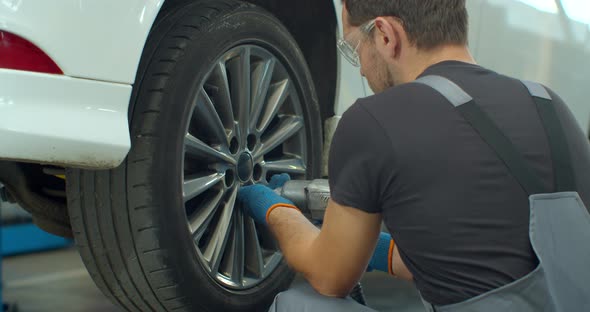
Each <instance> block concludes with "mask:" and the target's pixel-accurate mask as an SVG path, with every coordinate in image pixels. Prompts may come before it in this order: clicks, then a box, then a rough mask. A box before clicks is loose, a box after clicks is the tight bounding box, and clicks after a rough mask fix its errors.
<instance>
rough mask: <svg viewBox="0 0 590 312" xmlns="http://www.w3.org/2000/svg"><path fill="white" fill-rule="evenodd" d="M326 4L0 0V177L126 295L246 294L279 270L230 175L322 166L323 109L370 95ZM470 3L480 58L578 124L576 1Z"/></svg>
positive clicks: (336, 8) (229, 298)
mask: <svg viewBox="0 0 590 312" xmlns="http://www.w3.org/2000/svg"><path fill="white" fill-rule="evenodd" d="M341 5H342V4H341V0H299V1H279V0H252V1H251V3H246V2H241V1H237V0H194V1H193V0H166V1H164V0H101V1H94V0H77V1H73V0H52V1H47V0H0V159H2V161H0V182H2V183H3V184H4V185H6V187H7V188H8V190H9V191H10V195H11V198H12V199H13V200H15V201H17V202H18V203H20V205H21V206H23V207H25V208H26V209H27V210H29V211H31V212H32V214H33V217H34V221H35V222H36V223H37V224H38V225H39V226H41V227H42V228H44V229H45V230H47V231H50V232H52V233H56V234H59V235H63V236H74V237H75V239H76V243H77V245H78V248H79V250H80V254H81V256H82V258H83V260H84V262H85V264H86V266H87V268H88V271H89V272H90V274H91V276H92V278H93V279H94V280H95V282H96V284H97V285H98V287H99V288H100V289H101V290H102V291H103V292H104V294H105V295H106V296H108V297H109V298H110V299H111V300H112V301H113V302H114V303H116V304H117V305H119V306H121V307H122V308H124V309H126V310H128V311H260V310H261V309H262V307H264V306H265V305H267V304H268V303H269V302H270V301H271V300H272V299H273V297H274V295H275V294H276V293H277V292H278V291H280V290H282V289H284V288H285V287H287V286H288V285H289V283H290V281H291V280H292V277H293V273H292V272H290V271H289V269H288V267H287V265H286V264H285V262H284V261H283V258H282V256H281V254H280V252H279V251H278V248H277V246H276V244H275V243H274V241H273V240H272V239H271V237H270V235H269V233H268V232H267V231H265V230H264V229H263V228H260V227H258V226H257V225H255V224H254V222H253V221H252V220H251V219H250V218H248V217H245V216H244V215H243V214H242V213H241V211H240V209H236V208H235V207H234V203H235V199H236V192H237V190H238V189H239V187H240V186H241V185H243V184H245V183H250V182H260V181H262V182H264V181H266V180H267V178H268V177H269V176H270V175H272V174H273V173H277V172H288V173H290V174H291V176H292V177H294V178H312V177H318V176H320V175H322V167H323V165H322V154H323V153H324V151H323V149H324V148H323V147H322V146H323V145H324V136H323V135H322V124H323V123H324V122H326V121H327V120H330V121H333V120H334V119H332V117H334V116H336V117H335V119H337V118H338V117H337V116H338V115H341V114H342V112H343V111H344V110H346V108H347V107H349V106H350V105H351V104H352V103H353V102H354V100H355V99H356V98H359V97H363V96H366V95H368V94H369V92H370V91H369V88H368V86H367V84H366V82H365V81H364V79H363V78H362V77H361V76H360V74H359V71H358V69H357V68H354V67H352V66H351V65H349V64H348V63H347V62H346V61H344V60H343V59H342V58H340V56H339V55H338V53H337V50H336V40H337V37H338V34H339V30H340V28H341V20H340V10H341ZM468 9H469V12H470V16H471V35H470V45H471V49H472V51H473V54H474V56H475V57H476V59H477V60H478V61H479V63H480V64H482V65H484V66H486V67H489V68H491V69H494V70H497V71H499V72H502V73H505V74H508V75H512V76H515V77H517V78H523V79H529V80H535V81H539V82H542V83H545V84H546V85H548V86H549V87H551V88H552V89H554V90H555V91H556V92H557V93H558V94H560V95H561V96H562V97H563V98H564V100H565V101H566V102H567V103H568V104H569V105H570V107H571V110H572V111H573V112H574V114H575V115H576V118H577V119H578V121H579V123H580V125H581V127H582V128H583V129H584V130H585V131H587V130H588V128H589V124H590V105H588V104H587V103H586V98H587V97H588V96H587V95H586V94H587V93H588V91H587V89H585V88H586V86H587V85H589V82H590V78H589V74H590V62H588V59H590V28H589V23H590V13H589V12H590V7H589V5H588V1H587V0H562V1H558V0H536V1H534V0H469V1H468ZM334 124H335V123H334V122H328V123H327V125H328V126H327V127H326V129H327V131H326V135H325V137H326V138H327V140H328V141H329V137H330V134H331V133H332V130H333V128H334V127H333V125H334ZM326 145H327V144H326ZM66 185H67V187H66Z"/></svg>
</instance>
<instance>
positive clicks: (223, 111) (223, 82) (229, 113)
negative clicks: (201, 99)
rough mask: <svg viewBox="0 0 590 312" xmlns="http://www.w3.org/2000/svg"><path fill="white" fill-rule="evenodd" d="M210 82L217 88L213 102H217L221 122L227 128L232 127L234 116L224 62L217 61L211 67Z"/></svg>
mask: <svg viewBox="0 0 590 312" xmlns="http://www.w3.org/2000/svg"><path fill="white" fill-rule="evenodd" d="M212 76H213V79H212V82H213V83H214V84H215V87H216V88H217V97H216V101H215V104H217V105H216V106H217V111H218V112H219V115H220V116H221V119H222V121H223V124H224V125H225V126H226V128H228V129H232V128H233V126H234V121H235V116H234V111H233V107H232V99H231V93H230V87H229V81H228V79H227V69H226V68H225V63H224V62H219V63H217V65H216V66H215V68H213V73H212Z"/></svg>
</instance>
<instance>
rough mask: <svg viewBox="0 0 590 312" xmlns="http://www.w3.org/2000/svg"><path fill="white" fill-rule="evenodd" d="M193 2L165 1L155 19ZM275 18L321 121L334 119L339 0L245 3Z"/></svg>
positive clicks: (254, 1)
mask: <svg viewBox="0 0 590 312" xmlns="http://www.w3.org/2000/svg"><path fill="white" fill-rule="evenodd" d="M194 1H197V0H166V2H165V3H164V4H163V5H162V8H161V10H160V13H159V15H158V17H157V18H156V22H155V23H154V25H155V24H156V23H157V21H158V19H159V18H160V17H162V16H165V14H166V13H167V12H168V11H169V10H171V9H173V8H175V7H177V6H178V5H182V4H185V3H188V2H194ZM246 1H247V2H250V3H252V4H255V5H258V6H260V7H262V8H264V9H266V10H267V11H269V12H271V13H272V14H273V15H274V16H276V17H277V18H278V19H279V20H280V21H281V22H282V23H283V25H285V27H287V29H288V30H289V32H290V33H291V35H292V36H293V37H294V38H295V40H296V41H297V43H298V44H299V47H300V48H301V51H302V52H303V55H304V56H305V59H306V60H307V65H308V67H309V70H310V72H311V75H312V78H313V81H314V85H315V90H316V93H317V96H318V102H319V104H320V114H321V117H322V120H325V119H326V118H329V117H331V116H333V115H334V104H335V98H336V92H337V81H338V79H337V77H338V58H337V50H336V38H337V31H338V19H337V12H336V9H335V5H334V1H340V0H299V1H281V0H246Z"/></svg>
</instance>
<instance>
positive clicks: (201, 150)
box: [184, 133, 236, 165]
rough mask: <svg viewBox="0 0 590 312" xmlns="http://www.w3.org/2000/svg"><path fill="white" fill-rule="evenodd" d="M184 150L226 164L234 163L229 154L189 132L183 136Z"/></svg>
mask: <svg viewBox="0 0 590 312" xmlns="http://www.w3.org/2000/svg"><path fill="white" fill-rule="evenodd" d="M184 146H185V151H186V152H187V153H188V154H189V155H193V156H202V157H209V158H213V159H216V160H219V161H223V162H225V163H228V164H232V165H236V160H235V159H234V158H233V157H231V156H230V155H229V154H226V153H224V152H221V151H218V150H216V149H214V148H212V147H211V146H209V145H207V144H205V143H204V142H203V141H201V140H199V139H197V138H196V137H195V136H193V135H192V134H190V133H187V134H186V136H185V137H184Z"/></svg>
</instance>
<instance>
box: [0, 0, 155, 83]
mask: <svg viewBox="0 0 590 312" xmlns="http://www.w3.org/2000/svg"><path fill="white" fill-rule="evenodd" d="M163 2H164V1H163V0H99V1H97V0H75V1H74V0H0V29H2V30H5V31H8V32H11V33H13V34H16V35H18V36H20V37H22V38H25V39H27V40H29V41H30V42H33V43H34V44H35V45H37V46H38V47H39V48H41V50H43V51H44V52H45V53H47V55H49V57H51V58H52V59H53V60H54V61H55V62H56V63H57V65H58V66H59V67H60V68H61V70H62V71H63V72H64V74H65V75H67V76H70V77H79V78H89V79H94V80H104V81H110V82H118V83H126V84H132V83H133V82H134V80H135V73H136V72H137V67H138V65H139V60H140V58H141V53H142V50H143V47H144V44H145V41H146V39H147V35H148V33H149V31H150V29H151V28H152V24H153V23H154V20H155V19H156V15H158V12H159V10H160V8H161V6H162V3H163ZM0 90H1V89H0Z"/></svg>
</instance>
